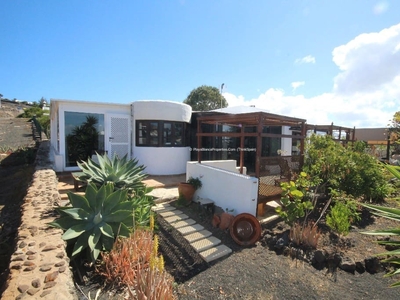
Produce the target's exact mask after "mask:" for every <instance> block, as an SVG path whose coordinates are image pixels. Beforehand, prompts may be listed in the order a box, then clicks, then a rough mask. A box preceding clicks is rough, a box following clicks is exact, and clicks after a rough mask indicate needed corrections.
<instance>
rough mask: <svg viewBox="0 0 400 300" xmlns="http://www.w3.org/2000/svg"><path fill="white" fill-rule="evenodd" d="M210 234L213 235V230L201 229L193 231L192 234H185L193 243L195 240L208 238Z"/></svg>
mask: <svg viewBox="0 0 400 300" xmlns="http://www.w3.org/2000/svg"><path fill="white" fill-rule="evenodd" d="M209 236H211V232H210V231H208V230H201V231H197V232H193V233H191V234H188V235H185V236H184V238H185V239H186V240H187V241H188V242H189V243H193V242H195V241H198V240H201V239H205V238H208V237H209Z"/></svg>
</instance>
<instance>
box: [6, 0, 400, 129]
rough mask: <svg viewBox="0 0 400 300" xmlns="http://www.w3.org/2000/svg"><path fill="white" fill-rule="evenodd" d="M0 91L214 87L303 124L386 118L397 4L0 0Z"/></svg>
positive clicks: (151, 94) (121, 92) (397, 58)
mask: <svg viewBox="0 0 400 300" xmlns="http://www.w3.org/2000/svg"><path fill="white" fill-rule="evenodd" d="M0 11H1V12H2V14H1V15H2V17H1V21H0V43H1V48H0V93H1V94H3V96H4V97H6V98H10V99H13V98H17V99H21V100H26V101H37V100H39V99H40V98H41V97H45V98H47V99H50V98H58V99H73V100H87V101H97V102H115V103H130V102H133V101H135V100H143V99H162V100H172V101H179V102H181V101H183V100H184V99H185V98H186V96H187V95H188V94H189V93H190V91H191V90H192V89H194V88H196V87H198V86H200V85H203V84H206V85H212V86H216V87H220V86H221V84H222V83H224V84H225V85H224V89H223V95H224V96H225V97H226V99H227V100H228V103H229V105H230V106H236V105H256V107H260V108H263V109H267V110H269V111H270V112H272V113H277V114H284V115H289V116H294V117H300V118H305V119H307V120H308V122H309V123H318V124H330V123H331V122H334V123H335V124H337V125H342V126H348V127H353V126H356V127H380V126H386V124H388V121H389V120H390V119H391V117H392V116H393V114H394V112H396V111H398V110H400V107H399V106H400V13H399V12H400V1H395V0H392V1H389V0H387V1H383V0H382V1H380V0H379V1H370V0H352V1H348V0H331V1H328V0H325V1H324V0H321V1H315V0H314V1H311V0H310V1H306V0H304V1H301V0H286V1H285V0H275V1H266V0H259V1H256V0H254V1H252V0H249V1H239V0H237V1H235V0H231V1H228V0H159V1H154V0H136V1H132V0H130V1H129V0H126V1H125V0H118V1H104V0H96V1H94V0H93V1H84V0H68V1H52V0H41V1H36V0H29V1H28V0H25V1H20V0H2V1H0Z"/></svg>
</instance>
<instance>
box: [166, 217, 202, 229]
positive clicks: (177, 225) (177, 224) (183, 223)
mask: <svg viewBox="0 0 400 300" xmlns="http://www.w3.org/2000/svg"><path fill="white" fill-rule="evenodd" d="M194 224H196V221H195V220H193V219H187V220H182V221H179V222H175V223H172V224H171V226H172V227H174V228H175V229H178V228H181V227H185V226H190V225H194Z"/></svg>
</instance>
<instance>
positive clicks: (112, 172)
mask: <svg viewBox="0 0 400 300" xmlns="http://www.w3.org/2000/svg"><path fill="white" fill-rule="evenodd" d="M96 155H97V160H98V163H96V162H94V161H93V160H92V159H91V158H89V159H88V160H87V162H85V161H82V162H81V163H79V162H78V167H79V168H81V170H82V172H83V175H81V176H79V177H78V179H79V180H80V181H84V182H92V183H94V184H96V185H97V186H101V185H103V184H106V183H109V182H112V183H113V184H114V187H115V189H127V190H128V191H129V192H131V191H136V190H137V189H141V188H143V187H144V184H143V183H142V180H144V179H145V178H146V177H147V175H146V174H145V173H143V171H144V169H145V167H144V166H143V165H138V160H137V159H128V158H127V155H125V156H124V157H123V158H121V159H120V158H119V157H118V156H117V155H115V156H114V157H113V158H112V159H109V158H108V156H107V154H104V155H100V154H97V153H96Z"/></svg>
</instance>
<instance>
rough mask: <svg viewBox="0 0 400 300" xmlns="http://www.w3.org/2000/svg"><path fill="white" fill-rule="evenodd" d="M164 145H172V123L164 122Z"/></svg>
mask: <svg viewBox="0 0 400 300" xmlns="http://www.w3.org/2000/svg"><path fill="white" fill-rule="evenodd" d="M163 145H164V146H171V145H172V124H171V123H167V122H164V131H163Z"/></svg>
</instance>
